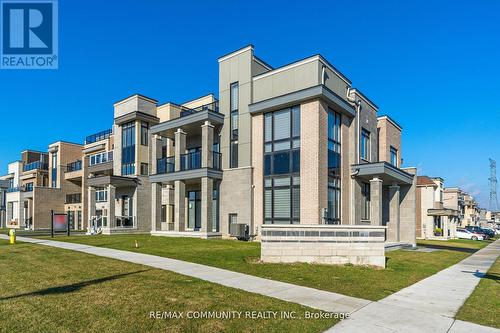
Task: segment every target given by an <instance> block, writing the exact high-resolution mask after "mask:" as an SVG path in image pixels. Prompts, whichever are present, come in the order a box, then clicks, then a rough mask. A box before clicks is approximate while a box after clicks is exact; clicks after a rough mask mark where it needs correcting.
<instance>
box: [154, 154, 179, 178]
mask: <svg viewBox="0 0 500 333" xmlns="http://www.w3.org/2000/svg"><path fill="white" fill-rule="evenodd" d="M174 171H175V157H173V156H172V157H164V158H160V159H158V160H157V161H156V172H157V173H159V174H165V173H172V172H174Z"/></svg>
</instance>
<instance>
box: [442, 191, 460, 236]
mask: <svg viewBox="0 0 500 333" xmlns="http://www.w3.org/2000/svg"><path fill="white" fill-rule="evenodd" d="M464 195H465V192H464V191H462V190H461V189H460V188H459V187H445V189H444V190H443V206H444V207H445V208H450V209H453V210H456V211H457V212H458V217H457V218H458V221H457V227H459V226H460V225H461V224H462V220H463V219H464V213H465V201H464Z"/></svg>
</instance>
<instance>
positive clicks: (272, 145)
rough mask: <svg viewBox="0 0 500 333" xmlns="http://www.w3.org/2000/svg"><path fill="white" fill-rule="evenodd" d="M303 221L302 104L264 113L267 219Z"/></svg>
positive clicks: (265, 209) (273, 220)
mask: <svg viewBox="0 0 500 333" xmlns="http://www.w3.org/2000/svg"><path fill="white" fill-rule="evenodd" d="M299 220H300V107H299V106H294V107H291V108H287V109H283V110H279V111H275V112H270V113H266V114H265V115H264V221H265V223H283V224H290V223H299Z"/></svg>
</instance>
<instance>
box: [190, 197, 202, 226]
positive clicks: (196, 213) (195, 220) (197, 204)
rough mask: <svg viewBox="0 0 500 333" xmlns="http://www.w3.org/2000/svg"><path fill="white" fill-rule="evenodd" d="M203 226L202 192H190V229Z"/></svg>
mask: <svg viewBox="0 0 500 333" xmlns="http://www.w3.org/2000/svg"><path fill="white" fill-rule="evenodd" d="M200 228H201V192H200V191H189V192H188V229H191V230H199V229H200Z"/></svg>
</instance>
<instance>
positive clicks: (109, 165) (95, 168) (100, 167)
mask: <svg viewBox="0 0 500 333" xmlns="http://www.w3.org/2000/svg"><path fill="white" fill-rule="evenodd" d="M112 169H113V161H109V162H105V163H99V164H94V165H89V166H88V170H89V172H90V173H94V172H101V171H106V170H112Z"/></svg>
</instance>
